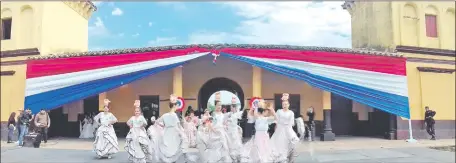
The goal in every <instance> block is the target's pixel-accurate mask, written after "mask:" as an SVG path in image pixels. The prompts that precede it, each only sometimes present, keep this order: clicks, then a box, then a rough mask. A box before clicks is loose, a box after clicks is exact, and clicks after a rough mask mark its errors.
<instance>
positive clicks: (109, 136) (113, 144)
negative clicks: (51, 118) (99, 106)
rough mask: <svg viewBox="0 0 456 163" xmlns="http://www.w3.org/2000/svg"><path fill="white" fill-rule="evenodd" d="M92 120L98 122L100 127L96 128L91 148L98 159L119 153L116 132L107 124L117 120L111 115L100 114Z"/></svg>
mask: <svg viewBox="0 0 456 163" xmlns="http://www.w3.org/2000/svg"><path fill="white" fill-rule="evenodd" d="M94 120H95V121H99V122H100V127H98V130H97V134H96V137H95V142H93V148H94V150H95V152H96V154H97V155H98V157H110V156H111V155H113V154H115V153H117V152H118V151H119V143H118V142H117V136H116V132H115V131H114V128H113V127H112V125H110V124H109V123H111V122H113V121H117V118H116V117H115V116H114V115H113V114H112V113H109V112H108V113H106V112H101V113H98V115H96V116H95V117H94Z"/></svg>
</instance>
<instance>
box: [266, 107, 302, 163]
mask: <svg viewBox="0 0 456 163" xmlns="http://www.w3.org/2000/svg"><path fill="white" fill-rule="evenodd" d="M276 119H277V128H276V129H275V132H274V134H273V135H272V137H271V145H272V146H273V151H272V153H273V156H274V162H288V163H291V162H294V159H295V158H296V156H297V155H296V154H297V153H296V151H295V149H296V144H297V143H298V142H299V139H298V137H297V136H296V133H295V132H294V131H293V125H294V113H293V111H291V110H288V111H283V109H280V110H278V111H277V113H276Z"/></svg>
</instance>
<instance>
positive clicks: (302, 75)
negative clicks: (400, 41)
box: [25, 47, 410, 118]
mask: <svg viewBox="0 0 456 163" xmlns="http://www.w3.org/2000/svg"><path fill="white" fill-rule="evenodd" d="M195 51H198V53H195ZM204 55H212V56H213V57H214V59H213V63H214V64H215V63H216V61H217V59H218V58H220V57H225V58H231V59H235V60H238V61H242V62H245V63H249V64H252V65H255V66H258V67H261V68H263V69H265V70H268V71H271V72H274V73H277V74H281V75H285V76H288V77H291V78H295V79H298V80H302V81H305V82H306V83H308V84H310V85H312V86H314V87H317V88H320V89H323V90H325V91H329V92H332V93H335V94H338V95H341V96H344V97H346V98H348V99H351V100H354V101H357V102H359V103H362V104H365V105H368V106H370V107H373V108H377V109H381V110H383V111H386V112H389V113H392V114H395V115H398V116H402V117H405V118H409V117H410V113H409V105H408V103H409V102H408V93H407V92H408V90H407V77H406V67H405V64H406V60H405V58H398V57H388V56H374V55H358V54H349V53H340V52H326V51H315V50H291V49H273V48H270V49H259V48H243V47H239V48H220V49H217V52H213V51H211V50H210V49H204V48H199V47H189V48H184V49H170V50H161V51H152V52H142V53H131V54H122V55H105V56H103V55H102V56H78V57H71V58H55V59H46V60H31V61H29V62H28V65H27V80H26V99H25V107H26V108H30V109H32V111H34V112H37V111H39V110H40V109H47V110H49V109H53V108H56V107H59V106H62V105H64V104H67V103H70V102H73V101H76V100H80V99H84V98H87V97H89V96H93V95H96V94H99V93H102V92H106V91H109V90H111V89H114V88H117V87H119V86H121V85H124V84H128V83H131V82H133V81H136V80H139V79H142V78H144V77H147V76H150V75H153V74H156V73H158V72H161V71H165V70H169V69H172V68H175V67H177V66H181V65H183V64H185V63H187V62H188V61H191V60H193V59H197V58H199V57H201V56H204Z"/></svg>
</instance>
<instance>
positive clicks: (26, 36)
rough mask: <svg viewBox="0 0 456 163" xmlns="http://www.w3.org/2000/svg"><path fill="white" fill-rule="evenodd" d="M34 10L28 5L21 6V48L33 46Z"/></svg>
mask: <svg viewBox="0 0 456 163" xmlns="http://www.w3.org/2000/svg"><path fill="white" fill-rule="evenodd" d="M33 13H34V10H33V8H32V7H31V6H30V5H24V6H22V7H21V12H20V20H19V21H20V25H19V28H20V29H19V30H20V32H19V33H20V37H19V40H20V41H19V42H20V45H19V46H20V47H21V48H23V49H26V48H32V47H34V46H33V45H34V44H33V42H34V40H35V39H34V38H35V37H34V29H35V22H34V17H33V15H34V14H33Z"/></svg>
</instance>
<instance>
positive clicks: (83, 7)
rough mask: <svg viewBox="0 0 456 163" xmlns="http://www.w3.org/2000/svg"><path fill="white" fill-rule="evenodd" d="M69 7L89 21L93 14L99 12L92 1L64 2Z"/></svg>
mask: <svg viewBox="0 0 456 163" xmlns="http://www.w3.org/2000/svg"><path fill="white" fill-rule="evenodd" d="M63 3H65V4H66V5H67V6H68V7H70V8H71V9H73V10H74V11H75V12H77V13H78V14H79V15H81V16H82V17H84V18H85V19H87V20H89V18H90V16H92V13H93V12H95V11H97V7H96V6H95V5H94V4H93V3H92V2H90V1H87V0H86V1H63Z"/></svg>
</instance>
